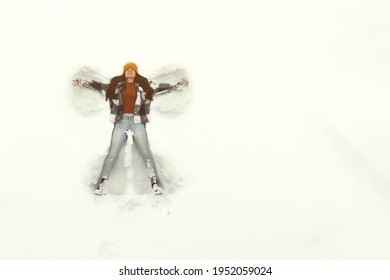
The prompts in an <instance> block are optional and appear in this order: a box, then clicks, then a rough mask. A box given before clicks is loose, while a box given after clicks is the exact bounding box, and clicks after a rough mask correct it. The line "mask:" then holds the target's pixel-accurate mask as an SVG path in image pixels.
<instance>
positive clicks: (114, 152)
mask: <svg viewBox="0 0 390 280" xmlns="http://www.w3.org/2000/svg"><path fill="white" fill-rule="evenodd" d="M186 83H187V81H186V80H183V81H180V82H179V83H178V84H176V85H173V86H172V85H170V84H167V83H160V84H159V85H158V86H157V87H156V88H152V87H151V85H150V83H149V81H148V79H147V78H145V77H143V76H142V75H140V74H139V73H138V67H137V65H136V64H135V63H127V64H126V65H125V66H124V67H123V73H122V75H120V76H116V77H114V78H112V79H111V81H110V83H109V84H105V83H102V82H98V81H94V80H92V81H85V80H81V79H75V80H73V84H74V85H75V86H82V87H87V88H91V89H94V90H96V91H99V92H101V93H103V94H104V93H105V96H106V101H107V100H108V101H109V103H110V110H111V118H112V121H113V122H114V129H113V131H112V135H111V144H110V149H109V152H108V154H107V156H106V158H105V160H104V164H103V167H102V170H101V173H100V176H99V178H98V181H97V183H96V185H95V190H94V192H95V194H97V195H104V194H106V193H107V188H106V183H107V180H108V179H109V178H110V174H111V171H112V168H113V166H114V162H115V161H116V159H117V157H118V155H119V153H120V151H121V150H122V147H123V146H124V145H125V143H126V140H127V138H128V137H132V138H133V140H134V143H135V146H136V147H137V149H138V151H139V153H140V154H141V156H142V159H143V161H144V163H145V166H146V169H147V173H148V176H149V177H150V181H151V190H152V193H154V194H161V193H163V188H162V186H161V184H160V180H159V178H158V173H157V170H156V165H155V162H154V160H153V156H152V154H151V152H150V148H149V141H148V135H147V132H146V126H145V124H146V123H147V122H148V121H149V120H148V115H149V112H150V104H151V101H152V100H153V96H154V94H156V93H162V92H167V91H168V92H169V91H171V90H176V89H177V87H178V86H185V85H186Z"/></svg>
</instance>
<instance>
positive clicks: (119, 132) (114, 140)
mask: <svg viewBox="0 0 390 280" xmlns="http://www.w3.org/2000/svg"><path fill="white" fill-rule="evenodd" d="M127 129H128V125H127V124H126V120H120V121H118V122H117V123H116V124H115V127H114V129H113V131H112V136H111V144H110V149H109V151H108V154H107V156H106V159H105V160H104V164H103V169H102V172H101V175H100V178H102V177H106V178H108V177H110V173H111V170H112V167H113V165H114V163H115V160H116V159H117V157H118V154H119V152H120V150H121V148H122V147H123V145H124V144H125V142H126V134H125V131H126V130H127Z"/></svg>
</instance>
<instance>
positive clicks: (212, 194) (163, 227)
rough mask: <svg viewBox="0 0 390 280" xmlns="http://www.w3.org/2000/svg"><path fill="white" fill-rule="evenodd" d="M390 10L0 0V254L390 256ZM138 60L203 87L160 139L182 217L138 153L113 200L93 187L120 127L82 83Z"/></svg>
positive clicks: (168, 117) (158, 123)
mask: <svg viewBox="0 0 390 280" xmlns="http://www.w3.org/2000/svg"><path fill="white" fill-rule="evenodd" d="M389 8H390V4H389V2H388V1H384V0H382V1H368V0H355V1H352V0H344V1H330V0H329V1H319V0H311V1H308V0H307V1H306V0H296V1H287V0H276V1H254V0H253V1H251V0H243V1H240V2H237V1H203V0H202V1H188V2H186V3H185V4H184V3H183V2H182V1H178V0H166V1H150V0H146V1H137V2H135V1H124V0H123V1H118V0H113V1H104V2H103V1H91V0H90V1H87V0H81V1H74V0H68V1H54V2H53V1H46V0H37V1H27V0H21V1H17V2H12V3H11V2H9V1H7V2H5V1H3V2H1V4H0V34H2V44H1V50H0V74H1V75H0V77H1V84H2V93H1V96H2V102H1V110H0V114H1V127H2V137H1V140H0V141H1V145H0V149H1V160H0V163H1V170H2V172H1V189H2V191H1V195H0V220H1V223H0V232H1V238H0V258H1V259H264V258H268V259H386V258H389V257H390V241H389V238H388V236H390V219H389V213H390V191H389V190H390V188H389V184H390V173H389V172H388V169H389V166H390V145H389V143H390V129H389V127H390V110H389V108H390V96H389V92H390V82H389V74H390V73H389V65H390V55H389V50H390V37H389V34H388V30H389V28H390V19H389V17H388V11H389ZM128 61H135V62H137V63H138V65H139V71H140V73H142V74H143V75H145V76H148V77H150V76H153V75H154V73H155V72H156V71H157V72H158V71H160V70H161V69H164V67H178V68H182V69H185V70H186V72H187V74H188V78H189V80H190V87H189V89H188V90H187V91H186V92H185V94H186V99H185V100H180V97H177V96H176V97H175V96H174V95H171V96H167V97H166V98H167V100H162V99H160V100H158V99H157V98H156V100H155V101H154V104H152V112H151V117H152V121H151V122H150V123H149V124H148V125H147V130H148V134H149V138H150V142H151V149H152V151H153V154H154V155H155V157H156V161H157V162H158V165H159V167H160V169H161V172H163V173H164V178H166V179H167V180H168V179H170V181H167V182H166V184H167V185H168V186H169V191H168V194H167V198H168V199H169V203H168V202H167V201H165V202H164V201H163V202H158V201H156V198H154V197H152V196H151V195H148V194H145V193H144V192H145V190H146V189H147V188H148V187H149V183H148V182H147V180H145V179H143V177H142V168H141V167H142V166H141V164H139V163H140V162H139V161H140V159H139V158H137V157H136V156H135V159H134V161H132V162H130V161H127V165H129V164H130V163H131V164H130V165H131V166H134V168H133V169H132V168H131V167H130V168H129V167H127V169H126V168H124V167H123V163H126V159H121V161H120V162H121V163H122V168H119V167H118V169H117V170H116V175H115V176H116V179H115V180H113V181H112V182H111V192H110V194H108V195H107V196H105V197H96V196H94V195H93V194H92V193H91V189H90V187H89V184H90V183H91V181H92V180H93V178H94V176H96V173H97V172H98V171H99V165H100V164H101V163H102V160H103V159H104V155H105V153H106V151H107V148H108V146H109V141H110V135H111V130H112V123H110V122H109V121H108V114H109V112H108V105H107V103H106V102H104V99H102V98H99V97H98V96H96V95H93V94H92V95H91V96H90V97H88V98H85V99H83V100H81V101H80V100H78V101H77V97H76V96H75V92H74V89H73V88H72V85H71V79H72V75H73V74H74V73H76V72H77V71H79V70H80V68H82V67H83V66H85V65H89V66H90V67H91V68H92V69H99V73H104V76H106V77H112V76H115V75H118V74H120V72H121V69H122V66H123V65H124V64H125V63H126V62H128ZM82 93H85V92H82ZM161 98H163V97H161ZM88 102H89V103H88ZM164 102H165V103H164ZM175 102H176V103H175ZM164 104H165V105H164ZM167 104H168V105H167ZM78 105H83V106H84V107H83V108H84V109H85V110H84V111H83V110H82V109H80V106H78ZM137 161H138V164H137ZM129 170H133V171H134V172H133V177H134V178H135V177H136V178H135V179H134V178H133V179H132V181H129V180H128V179H127V178H126V172H130V171H129ZM127 176H130V175H129V174H127ZM143 180H144V181H143ZM130 182H137V184H131V183H130ZM143 184H144V185H145V189H143Z"/></svg>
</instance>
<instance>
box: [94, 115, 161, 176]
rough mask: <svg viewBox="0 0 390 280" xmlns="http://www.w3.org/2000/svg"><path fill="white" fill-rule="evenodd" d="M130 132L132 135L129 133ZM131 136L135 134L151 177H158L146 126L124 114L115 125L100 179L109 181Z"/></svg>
mask: <svg viewBox="0 0 390 280" xmlns="http://www.w3.org/2000/svg"><path fill="white" fill-rule="evenodd" d="M129 131H130V133H128V132H129ZM131 134H133V139H134V143H135V145H136V147H137V149H138V151H139V152H140V154H141V156H142V159H143V160H144V163H145V165H146V169H147V172H148V175H149V177H150V178H152V177H153V176H156V177H157V172H156V165H155V163H154V160H153V157H152V154H151V152H150V148H149V141H148V134H147V133H146V128H145V125H144V124H143V123H134V115H133V114H123V116H122V119H121V120H119V121H117V122H116V123H115V126H114V130H113V131H112V135H111V145H110V150H109V151H108V154H107V157H106V159H105V161H104V164H103V169H102V172H101V174H100V178H107V179H108V178H109V177H110V173H111V170H112V168H113V166H114V163H115V161H116V159H117V158H118V155H119V152H120V151H121V149H122V147H123V146H124V145H125V143H126V140H127V135H129V136H131ZM99 181H100V179H99Z"/></svg>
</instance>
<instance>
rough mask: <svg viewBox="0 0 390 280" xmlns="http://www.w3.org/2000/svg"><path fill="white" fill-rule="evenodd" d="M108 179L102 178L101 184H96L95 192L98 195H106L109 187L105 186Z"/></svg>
mask: <svg viewBox="0 0 390 280" xmlns="http://www.w3.org/2000/svg"><path fill="white" fill-rule="evenodd" d="M106 181H107V179H105V178H102V180H101V181H100V183H99V185H98V186H96V189H95V194H96V195H105V194H106V193H107V187H106V186H105V184H106Z"/></svg>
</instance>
